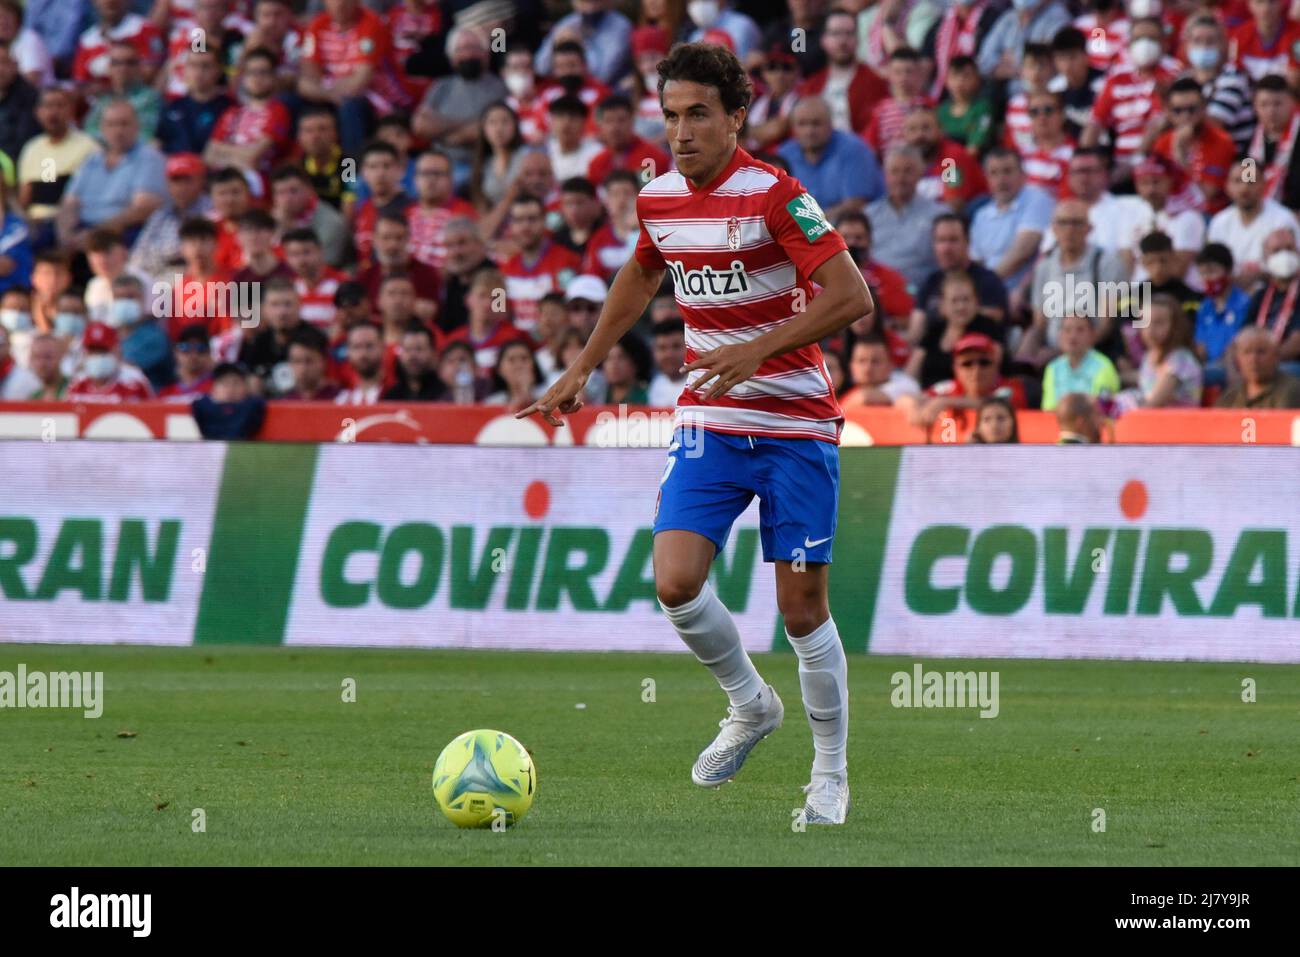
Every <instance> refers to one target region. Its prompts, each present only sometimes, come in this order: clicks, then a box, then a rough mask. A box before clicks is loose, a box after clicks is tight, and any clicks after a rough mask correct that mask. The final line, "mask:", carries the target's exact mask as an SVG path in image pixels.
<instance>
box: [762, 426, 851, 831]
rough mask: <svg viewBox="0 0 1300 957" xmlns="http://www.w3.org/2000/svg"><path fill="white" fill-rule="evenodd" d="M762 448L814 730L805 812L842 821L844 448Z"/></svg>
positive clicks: (769, 533) (779, 571) (791, 635)
mask: <svg viewBox="0 0 1300 957" xmlns="http://www.w3.org/2000/svg"><path fill="white" fill-rule="evenodd" d="M760 448H763V449H764V451H765V458H766V466H765V468H764V469H763V471H762V473H761V488H760V490H759V494H760V496H762V508H761V509H760V511H761V513H762V515H761V517H762V524H763V535H764V546H763V547H764V557H765V558H767V559H768V560H769V561H774V562H775V564H776V600H777V607H778V608H779V609H780V611H781V615H782V617H783V618H784V619H785V629H786V637H787V638H788V639H789V641H790V646H791V647H792V648H793V649H794V652H795V654H796V655H797V656H798V658H799V688H800V691H801V692H802V695H803V704H804V711H805V713H806V714H807V715H808V726H809V728H811V730H812V736H813V751H814V757H813V767H812V782H811V783H810V784H809V785H808V787H807V788H805V791H807V792H808V801H807V805H806V806H805V809H804V810H805V816H806V817H807V820H808V821H809V822H810V823H834V824H839V823H842V822H843V821H844V818H845V815H846V814H847V813H848V712H849V692H848V662H847V660H846V659H845V656H844V646H843V645H842V644H841V643H840V636H839V631H838V630H837V629H836V627H835V620H834V619H833V618H832V617H831V614H830V603H829V599H828V582H829V577H830V561H831V544H832V541H833V539H834V535H835V520H836V510H837V508H838V500H839V450H838V449H836V448H835V446H833V445H830V444H829V443H826V442H819V441H816V440H812V439H794V440H781V439H767V440H761V442H760Z"/></svg>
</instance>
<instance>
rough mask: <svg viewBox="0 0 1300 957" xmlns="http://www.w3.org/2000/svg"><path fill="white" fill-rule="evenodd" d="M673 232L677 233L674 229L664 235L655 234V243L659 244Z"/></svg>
mask: <svg viewBox="0 0 1300 957" xmlns="http://www.w3.org/2000/svg"><path fill="white" fill-rule="evenodd" d="M675 232H677V230H675V229H674V230H670V231H669V232H666V233H655V242H657V243H661V242H663V241H664V240H665V239H667V238H668V237H669V236H671V235H673V233H675Z"/></svg>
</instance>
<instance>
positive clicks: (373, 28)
mask: <svg viewBox="0 0 1300 957" xmlns="http://www.w3.org/2000/svg"><path fill="white" fill-rule="evenodd" d="M324 6H325V12H324V13H321V14H320V15H319V16H317V17H316V19H314V20H312V22H311V25H310V26H309V27H308V28H307V35H306V37H305V38H304V40H303V48H302V63H301V71H302V72H301V73H300V75H299V77H298V92H299V93H300V94H301V95H302V96H303V97H304V98H305V99H308V100H314V101H316V102H324V103H330V104H332V105H333V106H334V107H335V108H336V109H337V111H338V121H339V139H340V140H341V141H342V144H343V151H344V152H345V153H348V154H350V155H354V156H355V155H356V153H357V152H358V151H359V150H360V149H361V146H362V144H363V143H364V142H365V139H366V136H367V134H368V133H369V130H370V124H371V120H372V118H373V116H374V111H375V110H380V111H384V112H386V111H389V110H391V109H392V108H393V107H395V106H406V105H407V104H406V102H405V101H406V95H405V92H404V91H403V90H402V88H401V86H400V84H398V82H397V78H396V76H395V75H394V74H393V72H392V61H391V57H390V49H391V40H390V38H389V36H388V31H387V30H386V29H385V27H384V23H383V21H382V20H381V19H380V18H379V15H378V14H376V13H373V12H372V11H370V10H367V9H366V8H365V7H363V6H362V5H361V2H360V0H324Z"/></svg>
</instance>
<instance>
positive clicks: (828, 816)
mask: <svg viewBox="0 0 1300 957" xmlns="http://www.w3.org/2000/svg"><path fill="white" fill-rule="evenodd" d="M803 792H804V794H806V795H808V799H807V800H806V801H805V802H804V806H803V820H804V823H805V824H843V823H844V819H845V818H846V817H848V816H849V780H848V778H847V777H845V778H843V779H840V778H832V777H825V778H822V777H819V778H813V780H812V783H811V784H806V785H804V789H803Z"/></svg>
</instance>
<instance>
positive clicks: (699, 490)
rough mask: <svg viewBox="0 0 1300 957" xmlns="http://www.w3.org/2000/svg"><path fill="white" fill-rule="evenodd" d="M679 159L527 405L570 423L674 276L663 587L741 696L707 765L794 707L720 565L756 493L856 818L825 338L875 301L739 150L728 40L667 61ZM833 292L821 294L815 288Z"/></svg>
mask: <svg viewBox="0 0 1300 957" xmlns="http://www.w3.org/2000/svg"><path fill="white" fill-rule="evenodd" d="M658 70H659V91H660V101H661V102H662V104H663V113H664V121H665V124H666V126H667V134H668V141H669V145H670V146H671V148H672V152H673V158H674V160H676V163H677V169H675V170H673V171H671V172H668V173H664V174H663V175H661V176H659V177H658V178H656V179H655V180H653V181H652V182H650V183H649V184H647V185H646V187H645V188H644V189H643V190H642V191H641V194H640V196H639V197H638V199H637V212H638V219H639V220H640V224H641V226H640V228H641V236H640V239H639V240H638V243H637V247H636V253H635V254H634V255H633V257H632V258H631V259H630V260H629V261H628V263H627V264H626V265H625V266H624V267H623V268H622V269H621V270H620V271H619V273H618V275H617V277H616V278H615V279H614V284H613V287H612V288H611V289H610V291H609V295H608V298H607V299H606V301H605V306H604V310H603V312H602V314H601V316H600V320H599V322H598V323H597V325H596V328H595V330H594V331H593V332H592V334H591V336H590V338H589V339H588V341H587V345H586V347H585V348H584V349H583V351H582V353H581V354H580V355H579V356H578V357H577V359H576V360H575V361H574V362H573V363H572V364H571V365H570V366H569V368H568V370H567V371H566V372H565V373H564V374H563V375H562V376H560V378H559V379H558V380H556V382H555V384H554V385H552V386H551V388H550V389H549V390H548V391H547V392H546V394H545V395H544V396H543V397H542V398H541V399H539V400H538V401H537V402H534V403H533V404H532V405H530V406H529V407H528V408H526V409H523V410H522V411H520V412H519V413H518V415H519V416H520V417H523V416H527V415H531V414H533V413H535V412H539V413H541V415H542V416H543V417H544V418H545V419H546V421H548V422H550V423H551V424H552V425H560V424H562V420H561V419H560V414H562V413H571V412H574V411H576V410H577V409H578V408H580V407H581V406H582V404H583V403H582V395H583V391H584V388H585V386H586V383H587V379H588V377H589V376H590V375H591V374H592V372H593V370H595V369H596V368H597V366H599V365H600V363H601V361H602V360H603V359H604V358H605V356H606V354H607V353H608V352H609V351H610V349H611V348H612V347H613V346H614V345H615V344H617V343H618V341H619V340H620V339H621V338H622V337H623V335H624V334H625V333H626V332H627V331H628V330H630V329H631V328H632V326H633V325H634V324H635V323H636V321H637V319H638V318H639V317H640V315H641V313H642V312H643V311H644V310H645V308H646V306H647V304H649V302H650V300H651V298H652V297H653V296H654V295H655V294H656V292H657V291H658V289H659V283H660V280H661V279H662V278H663V275H664V272H665V271H667V272H670V273H671V274H672V277H673V285H674V295H675V297H676V299H677V303H678V306H679V307H680V309H681V312H682V316H683V319H684V320H685V323H686V345H687V352H686V360H687V361H686V365H685V366H684V371H686V372H688V373H690V375H689V376H688V378H687V385H686V388H685V389H684V390H683V392H682V394H681V396H680V397H679V398H678V400H677V412H676V426H677V429H676V432H675V433H674V440H673V443H672V446H671V447H670V449H669V453H668V465H667V467H666V468H665V470H664V473H663V477H662V479H661V480H660V485H659V505H658V507H657V509H656V513H657V514H656V517H655V527H654V533H655V540H654V569H655V590H656V593H657V595H658V598H659V602H660V604H661V605H662V606H663V609H664V613H665V614H666V615H667V617H668V620H669V621H671V622H672V624H673V626H674V627H675V628H676V629H677V633H678V634H679V635H680V636H681V638H682V640H683V641H684V642H685V643H686V645H687V646H688V647H689V648H690V649H691V651H693V652H694V653H695V656H696V657H697V658H699V660H700V662H701V663H702V664H704V665H705V666H706V667H707V668H708V669H709V670H710V671H711V672H712V673H713V675H714V677H715V678H716V679H717V680H718V683H719V684H720V685H721V686H722V689H723V690H724V691H725V692H726V694H727V697H728V698H729V699H730V703H731V706H730V708H728V710H727V717H726V718H724V719H723V720H722V722H721V728H722V731H721V733H719V734H718V736H717V737H716V738H715V739H714V741H713V742H712V743H711V744H710V745H709V746H708V747H706V748H705V749H704V751H703V752H702V753H701V754H700V756H699V759H698V760H697V761H696V762H695V766H694V768H693V769H692V771H691V778H692V780H693V781H694V782H695V783H696V784H697V785H700V786H701V787H716V786H717V785H720V784H722V783H723V782H724V781H727V780H729V779H731V778H732V777H734V776H735V774H736V772H737V771H739V770H740V766H741V764H742V763H743V762H744V760H745V758H746V756H747V755H748V754H749V752H750V750H751V749H752V748H753V747H754V745H756V744H757V743H758V742H759V741H760V740H761V739H763V738H764V737H766V736H767V735H768V734H770V733H771V732H772V731H775V730H776V729H777V728H778V727H780V725H781V720H782V717H783V713H784V709H783V707H782V704H781V700H780V698H779V697H777V694H776V692H775V690H774V689H773V688H772V686H771V685H769V684H767V683H766V682H765V681H764V680H763V678H762V677H761V676H760V675H759V673H758V671H757V670H756V669H755V667H754V665H753V663H752V662H751V661H750V659H749V656H748V655H747V654H746V652H745V648H744V646H743V645H742V643H741V640H740V634H739V632H738V630H737V628H736V623H735V621H734V620H733V619H732V617H731V614H730V613H729V612H728V611H727V609H726V608H725V607H724V606H723V604H722V602H721V601H720V600H719V599H718V597H717V595H716V594H715V593H714V591H713V590H712V588H710V586H709V584H708V576H709V567H710V565H711V564H712V563H713V559H714V558H715V557H716V555H717V554H718V553H719V552H720V551H721V549H722V547H723V545H724V544H725V543H726V540H727V535H728V533H729V532H730V529H731V525H732V523H733V522H734V521H735V519H736V518H737V517H738V516H739V515H740V514H741V513H742V512H744V510H745V509H746V508H747V507H748V506H749V504H750V502H751V501H752V500H753V498H754V496H755V495H757V496H758V498H759V501H760V509H759V516H760V522H761V539H762V543H763V558H764V560H765V561H768V562H773V563H775V567H776V593H777V605H778V607H779V608H780V610H781V613H782V615H784V617H785V627H786V632H787V634H788V636H789V639H790V644H791V646H792V647H793V648H794V650H795V652H796V654H797V655H798V658H799V683H800V687H801V689H802V692H803V703H804V708H805V710H806V711H807V714H808V722H809V725H810V727H811V728H812V734H813V745H814V750H815V757H814V760H813V767H812V781H811V783H810V784H809V785H808V786H807V787H806V788H805V789H804V790H805V792H806V794H807V799H806V803H805V806H804V819H805V820H806V821H808V822H809V823H824V824H839V823H843V821H844V819H845V816H846V815H847V813H848V805H849V785H848V773H847V759H846V745H847V738H848V684H847V675H846V662H845V657H844V649H843V647H842V646H841V644H840V639H839V633H838V632H837V630H836V627H835V622H834V620H832V618H831V616H830V611H829V606H828V603H827V579H828V565H829V563H830V560H831V540H832V538H833V537H834V534H835V517H836V500H837V496H838V476H839V457H838V452H837V449H836V446H837V444H838V441H839V433H840V429H841V427H842V424H843V417H842V413H841V411H840V407H839V405H838V403H837V402H836V401H835V396H834V393H833V391H832V389H831V385H830V378H829V374H828V372H827V370H826V366H825V363H824V362H823V360H822V354H821V350H820V348H819V347H818V345H817V343H818V342H819V341H820V340H821V339H823V338H825V337H826V336H829V335H832V334H834V333H836V332H838V331H840V330H842V329H844V328H845V327H846V326H848V325H850V324H851V323H853V322H854V321H855V320H857V319H859V318H861V317H862V316H864V315H866V314H867V313H869V312H872V311H873V310H874V305H873V303H872V301H871V294H870V292H869V291H868V290H867V286H866V283H865V282H863V279H862V274H861V272H860V271H859V270H858V267H857V266H856V265H855V264H854V262H853V259H852V257H851V256H850V255H849V253H848V251H847V249H846V247H845V244H844V241H843V240H842V239H841V238H840V236H839V234H838V233H836V232H835V230H834V229H832V228H831V226H830V224H829V223H828V222H827V221H826V218H825V216H824V214H823V213H822V211H821V209H820V207H818V205H817V203H816V201H815V200H813V198H812V197H811V196H809V195H808V193H807V192H806V191H805V190H804V188H803V187H802V186H800V185H799V182H798V181H797V180H795V179H793V178H792V177H790V176H787V175H786V174H785V173H784V172H780V171H778V170H776V169H775V168H773V167H771V166H768V165H767V164H766V163H760V162H758V161H757V160H755V159H754V158H753V157H752V156H750V155H749V154H748V153H746V152H745V151H744V150H743V149H740V148H739V147H738V146H737V144H736V136H737V134H738V133H739V132H740V129H741V128H742V127H743V125H744V122H745V112H746V108H747V106H748V104H749V101H750V95H751V89H750V84H749V80H748V78H747V76H746V74H745V70H744V68H743V67H742V66H741V65H740V62H739V61H738V60H737V59H736V57H735V55H734V54H733V53H731V52H730V51H729V50H727V49H725V48H723V47H720V46H716V45H710V44H703V43H691V44H683V45H680V46H678V47H676V48H674V50H673V51H672V52H671V53H670V54H669V55H668V57H667V58H666V59H665V60H664V61H663V62H662V63H661V64H660V65H659V68H658ZM814 283H816V284H817V285H818V286H820V287H821V292H820V293H818V294H817V295H815V296H814V295H813V284H814Z"/></svg>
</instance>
